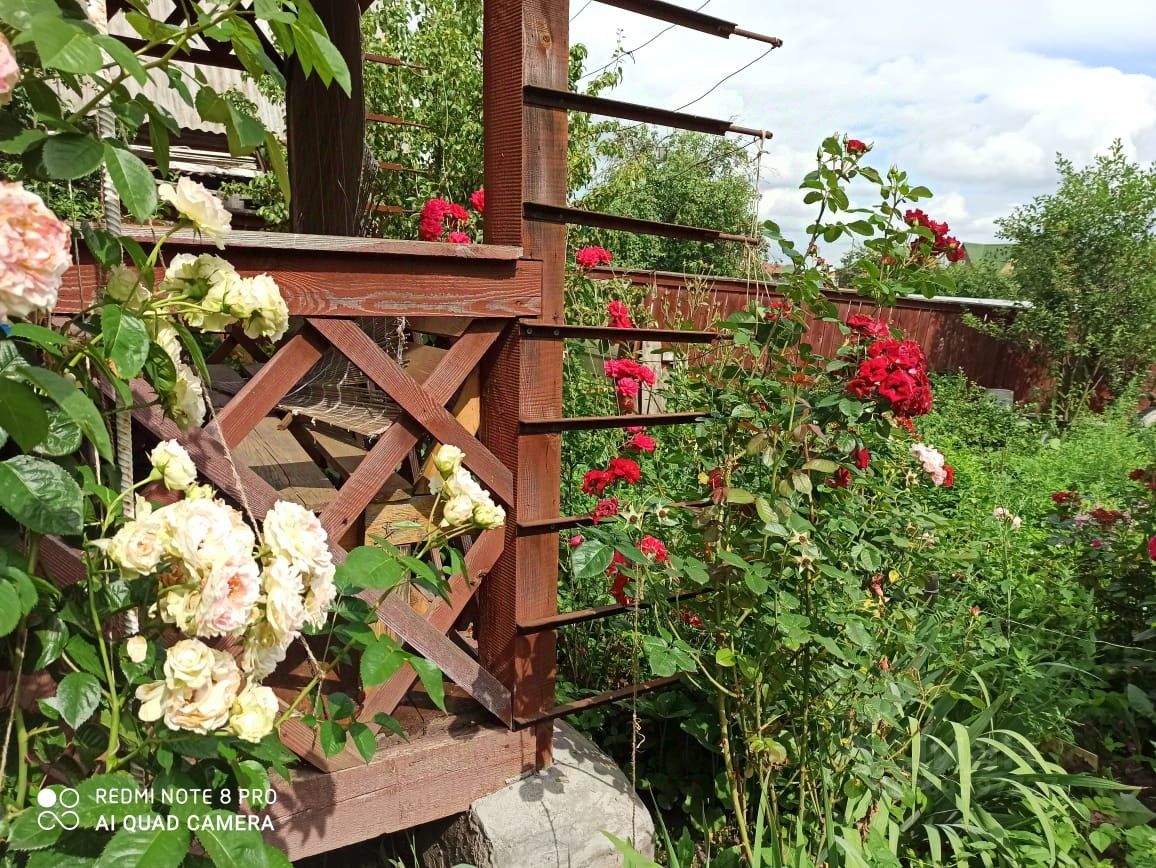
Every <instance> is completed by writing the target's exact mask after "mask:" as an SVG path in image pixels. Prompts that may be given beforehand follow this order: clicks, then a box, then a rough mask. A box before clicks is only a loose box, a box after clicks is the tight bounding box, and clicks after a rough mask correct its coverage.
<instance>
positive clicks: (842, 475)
mask: <svg viewBox="0 0 1156 868" xmlns="http://www.w3.org/2000/svg"><path fill="white" fill-rule="evenodd" d="M827 484H828V485H830V486H831V487H832V488H846V487H847V486H848V485H850V484H851V471H850V470H848V469H847V468H846V467H840V468H839V469H838V470H836V471H835V475H834V476H832V477H831V478H830V479H828V480H827Z"/></svg>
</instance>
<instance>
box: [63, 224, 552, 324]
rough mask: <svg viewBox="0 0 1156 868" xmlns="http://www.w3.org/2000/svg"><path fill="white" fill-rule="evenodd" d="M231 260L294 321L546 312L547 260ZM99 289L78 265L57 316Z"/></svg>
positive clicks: (95, 272) (244, 254)
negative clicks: (270, 279)
mask: <svg viewBox="0 0 1156 868" xmlns="http://www.w3.org/2000/svg"><path fill="white" fill-rule="evenodd" d="M335 240H338V241H339V240H340V239H335ZM414 243H415V244H417V243H424V242H414ZM451 246H457V247H462V248H466V249H468V248H471V247H474V246H475V245H466V244H459V245H451ZM188 249H190V250H197V249H198V248H197V247H191V248H188ZM200 249H204V250H205V252H209V251H211V252H213V253H217V252H218V251H217V250H216V248H212V247H209V248H207V249H206V248H204V246H203V245H202V246H201V248H200ZM226 256H227V257H228V259H229V261H230V262H232V263H233V265H234V266H235V267H236V268H237V270H238V271H239V272H240V273H241V274H243V275H254V274H261V273H268V274H272V275H273V276H274V278H275V279H276V281H277V285H278V286H279V287H280V288H281V294H282V295H283V296H284V298H285V301H286V304H288V306H289V312H290V313H291V314H292V315H294V316H314V317H316V316H325V317H359V316H407V317H409V316H463V317H469V318H474V317H494V318H503V317H515V316H537V315H538V314H539V312H540V309H541V304H540V298H539V287H540V285H541V277H540V274H541V263H538V262H534V261H530V260H519V261H516V262H509V261H504V260H493V259H484V258H469V257H460V258H455V257H432V258H421V259H419V258H415V257H411V256H389V255H383V256H375V255H366V254H361V253H343V252H340V246H339V245H334V250H333V251H331V252H328V253H306V252H303V251H297V252H296V253H293V252H291V251H288V250H285V249H283V248H281V247H279V246H270V247H269V248H268V249H265V250H262V249H259V248H236V249H231V250H228V251H227V252H226ZM100 285H101V283H100V273H99V269H98V268H97V266H96V265H95V264H94V263H92V262H91V261H82V262H81V264H80V265H79V266H74V267H72V268H71V269H70V271H69V272H68V273H66V275H65V282H64V283H63V285H62V286H61V293H60V299H59V303H58V305H57V308H56V310H57V312H59V313H61V314H69V313H76V312H77V311H79V310H81V309H83V308H84V307H85V306H86V305H87V303H90V302H91V300H92V298H93V297H94V294H95V292H96V289H97V287H99V286H100Z"/></svg>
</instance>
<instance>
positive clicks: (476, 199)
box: [470, 189, 486, 214]
mask: <svg viewBox="0 0 1156 868" xmlns="http://www.w3.org/2000/svg"><path fill="white" fill-rule="evenodd" d="M470 204H471V205H473V206H474V210H475V211H477V212H478V213H479V214H484V213H485V211H486V191H485V190H484V189H483V190H474V192H472V193H470Z"/></svg>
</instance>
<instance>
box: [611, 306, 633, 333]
mask: <svg viewBox="0 0 1156 868" xmlns="http://www.w3.org/2000/svg"><path fill="white" fill-rule="evenodd" d="M606 313H607V315H608V316H609V318H610V327H611V328H616V329H632V328H634V320H632V319H631V318H630V309H629V308H628V307H627V306H626V305H625V304H623V303H622V302H620V301H618V300H617V299H615V300H614V301H612V302H610V304H608V305H607V306H606Z"/></svg>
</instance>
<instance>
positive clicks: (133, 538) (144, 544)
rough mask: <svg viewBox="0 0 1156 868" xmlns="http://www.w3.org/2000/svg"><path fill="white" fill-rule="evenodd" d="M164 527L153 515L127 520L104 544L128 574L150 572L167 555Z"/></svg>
mask: <svg viewBox="0 0 1156 868" xmlns="http://www.w3.org/2000/svg"><path fill="white" fill-rule="evenodd" d="M162 531H163V528H162V526H161V525H160V523H159V522H156V521H154V520H153V519H152V518H151V516H150V517H146V518H142V519H137V520H136V521H130V522H126V523H125V525H124V527H122V528H121V529H120V530H118V531H117V532H116V534H115V535H114V536H113V538H112V539H111V540H109V541H108V544H107V545H106V546H104V547H103V548H104V549H105V552H106V553H107V554H108V558H109V560H111V561H112V562H113V563H114V564H116V565H117V566H118V567H120V571H121V574H122V575H124V576H125V577H126V578H137V577H139V576H147V575H149V574H150V573H152V572H153V571H154V570H155V569H156V568H157V566H158V565H159V564H160V562H161V560H162V559H163V558H164V556H165V546H164V537H163V533H162Z"/></svg>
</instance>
